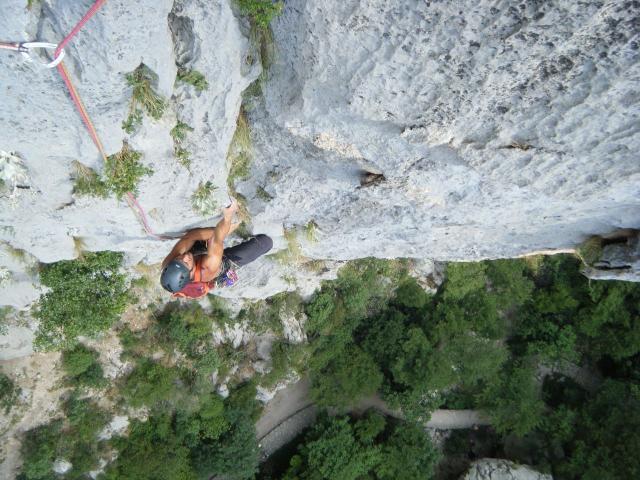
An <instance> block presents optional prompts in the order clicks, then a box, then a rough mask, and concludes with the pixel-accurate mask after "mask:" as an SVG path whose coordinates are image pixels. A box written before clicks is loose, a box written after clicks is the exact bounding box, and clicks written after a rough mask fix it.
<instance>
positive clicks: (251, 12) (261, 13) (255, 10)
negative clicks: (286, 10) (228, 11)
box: [238, 0, 284, 28]
mask: <svg viewBox="0 0 640 480" xmlns="http://www.w3.org/2000/svg"><path fill="white" fill-rule="evenodd" d="M238 5H239V6H240V11H241V12H242V13H243V14H244V15H247V16H248V17H249V18H250V19H251V21H252V22H253V23H255V24H256V25H257V26H258V27H260V28H268V27H269V24H270V23H271V20H273V18H274V17H276V16H277V15H280V13H282V8H283V7H284V3H283V2H282V1H277V2H274V1H272V0H238Z"/></svg>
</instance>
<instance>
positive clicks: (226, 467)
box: [192, 384, 259, 480]
mask: <svg viewBox="0 0 640 480" xmlns="http://www.w3.org/2000/svg"><path fill="white" fill-rule="evenodd" d="M255 395H256V389H255V386H254V385H253V384H245V385H243V386H241V387H240V388H239V389H237V390H235V391H232V392H231V394H230V395H229V397H228V398H227V399H225V401H224V405H225V411H224V417H225V419H226V422H227V423H228V425H229V429H228V430H226V431H225V432H224V433H223V434H222V435H221V436H220V437H219V439H218V440H217V441H216V442H211V441H208V442H202V443H200V444H199V445H198V446H197V447H194V448H192V458H193V463H194V465H195V468H196V471H197V472H198V474H199V476H200V478H210V477H211V476H212V475H215V476H221V477H224V478H229V479H231V480H243V479H249V478H254V475H255V473H256V472H257V469H258V458H259V457H258V443H257V440H256V432H255V421H256V420H257V418H258V415H259V406H258V402H257V401H256V400H255Z"/></svg>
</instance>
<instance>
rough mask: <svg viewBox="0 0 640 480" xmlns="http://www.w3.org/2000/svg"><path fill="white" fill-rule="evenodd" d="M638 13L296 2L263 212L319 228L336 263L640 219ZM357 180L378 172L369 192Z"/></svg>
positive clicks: (591, 6)
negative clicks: (269, 197) (310, 222)
mask: <svg viewBox="0 0 640 480" xmlns="http://www.w3.org/2000/svg"><path fill="white" fill-rule="evenodd" d="M639 12H640V8H639V6H638V3H637V2H624V1H618V0H612V1H595V2H575V1H558V0H556V1H551V2H548V1H532V2H513V1H498V2H484V1H480V2H478V1H476V0H474V1H460V2H446V1H407V2H387V1H384V0H373V1H368V2H361V1H357V0H340V1H327V2H320V3H319V2H307V1H304V0H291V1H288V2H287V3H286V9H285V13H284V15H283V17H282V18H280V19H279V20H278V21H277V22H275V25H274V31H275V42H276V45H277V46H278V51H279V55H278V57H277V60H276V62H275V64H274V65H273V66H272V67H271V69H270V77H269V82H268V89H267V95H266V98H267V101H266V113H265V115H264V117H262V118H260V119H259V123H261V124H264V126H263V127H261V128H262V129H259V130H258V131H259V132H260V133H261V135H260V139H259V140H258V141H259V143H260V146H261V150H262V155H259V160H258V162H259V167H257V168H256V172H255V174H254V175H253V177H252V180H253V181H254V182H256V183H258V184H260V185H263V186H265V188H266V189H267V191H268V192H270V193H271V194H273V196H275V197H276V199H277V200H276V201H273V202H270V203H269V204H268V205H267V206H265V207H264V213H262V212H261V215H260V219H261V220H262V221H264V222H267V221H275V220H276V219H283V220H284V221H285V222H291V223H305V222H306V221H308V220H309V219H311V218H313V220H314V221H315V222H316V223H317V224H318V225H319V227H320V230H321V231H322V232H323V233H324V234H325V238H326V239H327V241H326V242H321V243H318V244H316V245H315V246H308V247H307V248H306V249H305V251H306V252H308V253H309V254H310V255H312V256H319V257H320V256H322V257H330V258H339V259H345V258H355V257H362V256H366V255H375V256H381V257H385V256H386V257H397V256H413V257H429V258H435V259H439V260H463V259H477V258H483V257H508V256H514V255H517V254H521V253H524V252H527V251H531V250H537V249H541V248H556V247H567V246H571V245H575V244H577V243H579V242H581V241H582V240H584V239H585V237H586V236H587V235H589V234H594V233H602V232H608V231H611V230H613V229H615V228H618V227H622V226H626V227H632V226H635V225H638V223H639V221H640V209H639V208H638V207H639V206H640V196H639V194H640V164H639V163H638V153H637V152H638V147H639V145H640V135H639V134H638V132H639V125H640V124H639V120H638V114H639V113H640V110H639V108H638V100H639V97H638V93H637V92H638V74H639V73H640V64H639V63H638V59H639V53H638V44H639V42H640V37H639V35H638V32H639V16H638V15H639ZM361 169H364V170H366V171H369V172H373V173H377V174H382V175H383V177H381V176H378V177H377V178H378V180H379V181H377V182H375V181H374V182H372V184H371V185H370V186H361V184H360V180H361V177H360V175H359V173H360V170H361ZM246 193H248V194H249V193H250V188H247V189H246ZM256 203H257V202H256ZM256 209H257V207H256Z"/></svg>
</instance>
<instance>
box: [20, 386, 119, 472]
mask: <svg viewBox="0 0 640 480" xmlns="http://www.w3.org/2000/svg"><path fill="white" fill-rule="evenodd" d="M63 411H64V413H65V415H66V419H64V420H62V419H60V420H54V421H52V422H50V423H48V424H46V425H42V426H40V427H37V428H35V429H33V430H29V431H28V432H27V433H26V434H25V437H24V440H23V442H22V446H21V452H22V459H23V465H22V473H21V474H20V475H19V476H18V479H20V480H55V479H58V478H60V476H59V475H58V474H56V473H55V472H54V471H53V465H54V462H55V461H56V460H58V459H64V460H66V461H68V462H69V463H71V464H72V468H71V470H69V471H68V472H67V473H66V474H65V475H64V478H68V479H78V480H79V479H82V478H86V475H87V473H88V472H89V471H90V470H94V469H96V468H97V467H98V460H99V458H100V454H101V452H102V448H101V447H102V445H101V444H100V442H99V440H98V438H97V436H98V433H99V432H100V431H101V430H102V429H103V428H104V427H105V426H106V425H107V423H108V420H109V415H108V413H107V412H105V411H104V410H102V409H101V408H99V407H98V405H97V404H96V403H95V402H94V401H92V400H90V399H80V398H79V397H78V396H77V395H76V394H75V393H73V394H72V395H71V397H69V398H68V399H67V400H65V402H64V404H63Z"/></svg>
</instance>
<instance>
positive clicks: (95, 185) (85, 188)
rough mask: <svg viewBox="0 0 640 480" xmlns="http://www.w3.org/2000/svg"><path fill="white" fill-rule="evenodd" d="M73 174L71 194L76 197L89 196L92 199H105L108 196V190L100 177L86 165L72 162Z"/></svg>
mask: <svg viewBox="0 0 640 480" xmlns="http://www.w3.org/2000/svg"><path fill="white" fill-rule="evenodd" d="M73 169H74V173H73V176H72V179H73V180H74V184H73V193H74V194H76V195H90V196H93V197H100V198H107V197H108V196H109V188H108V187H107V184H106V183H105V182H104V180H102V179H101V178H100V175H98V173H97V172H96V171H95V170H94V169H92V168H89V167H87V166H86V165H84V164H82V163H80V162H78V161H77V160H75V161H74V162H73Z"/></svg>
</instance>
